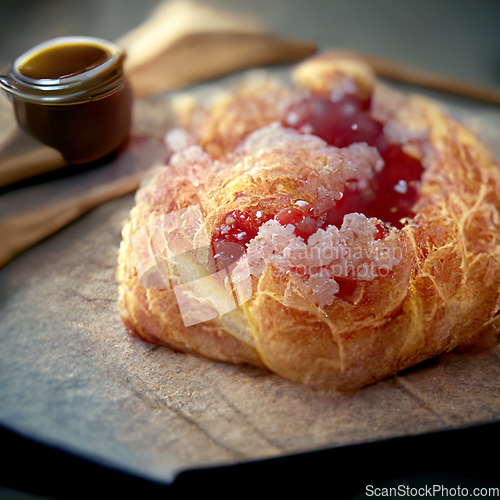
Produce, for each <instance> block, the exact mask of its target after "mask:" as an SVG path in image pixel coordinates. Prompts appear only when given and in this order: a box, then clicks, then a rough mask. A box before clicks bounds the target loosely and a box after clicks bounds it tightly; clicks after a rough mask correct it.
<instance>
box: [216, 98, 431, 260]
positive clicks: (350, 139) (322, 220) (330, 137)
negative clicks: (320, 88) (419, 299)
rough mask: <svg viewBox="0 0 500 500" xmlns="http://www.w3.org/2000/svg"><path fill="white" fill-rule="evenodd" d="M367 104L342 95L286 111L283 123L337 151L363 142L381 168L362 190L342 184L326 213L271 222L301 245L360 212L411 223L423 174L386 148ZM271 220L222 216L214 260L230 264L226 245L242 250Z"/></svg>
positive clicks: (294, 211) (288, 212) (257, 215)
mask: <svg viewBox="0 0 500 500" xmlns="http://www.w3.org/2000/svg"><path fill="white" fill-rule="evenodd" d="M370 106H371V99H363V100H362V99H360V98H358V97H356V96H354V95H345V96H344V97H342V98H341V99H340V100H338V101H336V102H333V101H332V100H331V99H330V98H329V97H321V96H311V97H309V98H307V99H306V100H304V101H302V102H300V103H298V104H295V105H294V106H293V107H292V108H291V109H290V110H289V112H288V114H287V116H288V117H293V120H292V121H293V123H284V124H283V125H285V126H293V128H296V129H298V130H301V131H304V132H307V133H311V134H314V135H317V136H318V137H320V138H322V139H323V140H324V141H325V142H327V143H328V144H330V145H332V146H336V147H339V148H343V147H347V146H349V145H351V144H354V143H358V142H366V143H367V144H368V145H369V146H374V147H376V148H377V149H378V151H379V152H380V155H381V156H382V158H383V160H384V162H385V166H384V168H383V169H382V171H381V172H379V173H377V174H375V175H374V177H373V178H372V179H371V180H370V181H369V182H368V186H366V187H364V188H363V189H362V190H361V189H357V188H356V186H354V187H352V186H349V185H346V187H345V190H344V196H343V197H342V199H341V200H339V201H338V202H337V203H336V204H335V207H334V208H332V209H331V210H330V211H328V212H327V213H325V214H323V215H320V216H317V215H316V216H315V215H314V214H313V208H311V207H310V206H309V208H307V207H305V208H298V207H293V208H290V207H288V208H284V209H283V210H281V211H280V212H278V214H276V215H275V216H274V218H275V219H276V220H277V221H278V222H279V223H280V224H282V225H284V226H285V225H287V224H292V225H294V226H295V228H296V229H295V234H296V235H297V236H300V237H302V238H303V239H304V240H305V241H307V240H308V238H309V236H311V235H312V234H314V233H315V232H316V231H317V230H318V229H319V228H326V227H327V226H329V225H335V226H337V227H339V228H340V226H341V225H342V221H343V219H344V215H346V214H349V213H353V212H358V213H363V214H364V215H366V216H367V217H376V218H378V219H380V220H381V221H383V222H384V223H386V224H387V225H389V224H390V225H393V226H395V227H397V228H401V227H402V223H401V222H400V219H403V218H412V217H413V216H414V215H415V214H414V213H413V211H412V207H413V206H414V205H415V203H416V201H417V198H418V195H419V191H418V187H419V182H420V178H421V176H422V173H423V167H422V165H421V163H420V162H419V161H418V160H417V159H415V158H413V157H412V156H410V155H408V154H406V153H405V152H404V151H403V148H402V146H401V145H399V144H390V143H389V141H388V140H387V138H386V137H385V135H384V131H383V124H382V123H380V122H378V121H377V120H375V119H374V118H372V117H371V115H370ZM271 218H273V217H272V216H270V215H267V216H264V215H263V213H262V212H260V211H257V212H252V211H244V212H242V211H239V210H236V211H234V212H231V213H230V214H226V215H225V216H224V217H223V218H222V219H221V222H220V223H219V226H218V227H217V228H216V230H215V232H214V235H213V238H212V243H213V247H214V255H215V257H216V260H218V261H219V266H218V267H219V268H220V267H221V265H222V266H223V267H226V265H229V264H230V261H233V262H234V260H233V259H231V258H230V256H229V253H230V252H228V251H224V244H225V243H238V244H240V245H242V246H246V244H247V243H248V242H249V241H250V240H251V239H253V238H255V237H256V236H257V233H258V231H259V228H260V226H261V225H262V224H264V223H265V222H267V221H268V220H270V219H271ZM377 229H378V234H377V238H378V239H382V238H384V237H385V236H386V235H387V234H388V228H387V226H386V225H384V224H379V225H378V226H377Z"/></svg>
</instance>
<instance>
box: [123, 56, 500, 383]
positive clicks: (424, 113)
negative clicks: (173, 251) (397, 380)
mask: <svg viewBox="0 0 500 500" xmlns="http://www.w3.org/2000/svg"><path fill="white" fill-rule="evenodd" d="M339 67H340V71H341V72H344V74H346V75H348V76H349V75H351V74H350V71H351V69H352V68H354V69H352V71H353V72H354V73H353V74H352V75H351V76H353V80H354V81H355V83H356V85H357V86H358V88H359V91H360V93H361V94H362V93H363V92H365V91H366V89H367V88H371V86H373V85H374V86H375V93H374V101H373V113H374V114H375V115H376V116H377V117H380V118H381V119H383V121H384V122H388V121H391V120H392V121H395V122H397V123H398V124H399V125H400V126H401V127H402V129H403V130H405V131H407V132H408V133H412V132H414V133H416V134H418V133H420V134H422V133H423V132H422V131H425V136H426V138H425V140H422V141H420V147H417V148H416V150H415V151H414V152H413V154H416V155H420V156H421V159H422V163H423V165H424V166H425V172H424V174H423V178H422V185H421V194H420V197H419V200H418V202H417V206H416V207H415V211H416V214H417V215H416V216H415V218H414V219H413V221H411V223H409V224H407V225H406V226H405V227H404V228H403V229H401V230H398V231H393V233H392V235H391V237H392V238H394V241H395V244H396V245H397V247H398V248H399V249H400V251H401V252H402V255H403V256H404V257H403V258H402V259H401V260H400V261H399V262H398V263H397V264H396V265H395V266H394V267H393V268H392V271H391V273H390V275H389V276H388V277H383V276H381V277H377V278H375V279H373V280H365V281H360V282H359V284H358V288H357V292H356V293H357V294H356V296H354V297H352V299H351V300H344V299H340V298H339V299H336V300H334V301H333V302H332V303H331V304H330V305H325V306H323V307H320V306H318V305H317V303H315V301H314V298H311V297H309V296H308V295H304V294H303V293H300V292H299V291H297V290H294V289H293V283H292V286H291V284H290V283H291V282H290V280H288V279H287V277H286V276H285V277H283V275H282V274H280V273H277V272H276V269H273V267H272V266H271V265H266V267H265V269H264V271H263V273H262V274H261V275H260V277H259V278H255V277H252V280H253V295H252V298H251V300H249V301H248V302H246V303H245V304H243V305H242V306H240V307H238V308H237V309H235V310H233V311H231V312H229V313H227V314H224V315H222V316H219V317H218V318H216V319H212V320H209V321H206V322H203V323H199V324H197V325H193V326H189V327H185V326H184V324H183V320H182V317H181V314H180V310H179V307H178V305H177V301H176V297H175V295H174V292H173V291H172V290H171V289H170V290H152V289H146V288H144V287H142V286H141V284H140V283H139V280H138V277H137V273H136V269H135V261H134V254H133V250H132V243H131V241H132V236H133V234H134V233H135V232H136V231H137V230H139V229H140V228H141V227H142V226H144V225H145V224H147V223H148V222H150V221H152V220H154V219H155V218H157V217H159V216H161V215H162V214H166V213H170V212H172V211H176V210H180V209H182V208H185V207H187V206H189V205H193V204H198V205H200V206H201V207H202V209H203V212H204V215H205V217H206V221H207V229H208V232H209V234H210V233H211V231H212V230H213V228H214V226H215V225H216V224H217V222H218V220H219V219H220V216H221V214H222V213H228V212H230V211H231V210H234V209H245V208H246V207H248V206H251V207H253V208H255V207H260V208H262V209H263V210H269V211H270V212H271V213H272V212H273V210H277V207H280V206H282V203H283V197H285V198H286V197H287V196H288V197H289V198H290V197H293V193H294V192H295V191H297V190H299V191H300V194H301V197H302V198H303V197H304V196H307V189H308V187H307V185H308V184H307V183H305V184H307V185H306V187H304V183H302V184H301V186H302V187H300V186H299V185H298V184H297V182H298V181H297V178H298V177H297V171H296V169H295V166H296V165H297V164H300V165H310V164H314V162H315V161H321V160H320V159H319V160H318V158H317V157H315V155H314V154H313V153H310V157H307V158H304V157H303V156H304V154H305V153H304V152H299V153H297V154H298V155H299V156H300V155H302V157H300V158H298V157H297V158H298V159H297V160H296V162H295V166H290V165H291V163H290V162H285V163H280V161H279V158H273V157H272V154H271V155H270V158H267V159H265V160H263V161H265V162H267V163H265V164H266V165H268V166H269V165H272V168H268V170H266V171H265V174H262V175H263V176H264V177H263V178H261V179H260V182H257V181H258V179H257V181H256V180H255V179H252V178H251V177H249V176H248V175H246V174H245V172H246V171H247V170H248V169H247V170H245V168H243V170H242V167H241V165H242V163H241V161H243V165H244V163H245V160H244V159H243V160H242V159H241V158H240V157H238V158H236V159H234V158H232V159H231V154H232V151H233V150H234V149H235V148H236V147H237V145H238V144H239V143H240V142H241V140H242V139H243V138H244V137H246V136H247V135H248V134H249V133H250V132H252V131H253V130H255V129H257V128H260V127H262V126H264V125H268V124H270V123H272V122H273V121H275V120H276V119H281V118H282V113H283V102H286V101H287V99H293V95H294V92H295V91H293V90H289V89H285V88H284V87H280V86H275V85H274V84H270V83H266V84H262V86H260V87H259V90H258V91H256V90H255V89H253V90H252V87H251V86H250V87H247V88H244V89H243V90H241V91H240V92H239V93H238V92H236V93H235V94H233V95H232V96H230V97H229V98H226V100H224V101H223V102H221V103H219V104H217V105H215V106H214V107H212V108H210V109H209V110H208V111H207V110H203V111H201V112H200V111H198V114H197V115H196V116H195V117H194V118H193V116H194V115H193V114H191V115H190V116H189V117H188V120H187V122H186V125H188V127H190V133H191V136H192V137H195V138H196V142H198V143H199V144H201V145H202V146H203V148H204V150H205V151H207V152H208V153H210V154H211V155H212V158H217V159H219V160H220V161H221V162H222V163H221V165H222V166H220V167H219V171H223V172H224V174H223V175H219V174H218V173H217V169H215V171H214V170H213V169H212V170H211V171H210V173H209V175H207V170H206V169H205V168H204V166H203V161H202V160H200V161H198V162H194V166H193V165H191V167H190V168H189V169H187V170H186V168H185V167H184V166H183V165H182V164H180V165H177V166H175V165H174V166H170V167H167V168H165V169H163V171H162V172H160V173H158V174H157V175H156V177H155V178H154V180H153V181H152V182H151V183H150V184H149V185H147V186H146V187H144V188H143V189H142V190H141V191H140V192H139V194H138V197H137V205H136V207H135V208H134V209H133V210H132V213H131V216H130V219H129V221H128V223H127V224H126V225H125V227H124V229H123V241H122V244H121V246H120V251H119V269H118V279H119V282H120V290H119V303H120V310H121V315H122V319H123V321H124V323H125V325H127V327H129V328H130V329H131V330H132V331H134V332H136V333H137V334H138V335H140V336H141V337H143V338H145V339H146V340H149V341H151V342H155V343H159V344H162V345H168V346H170V347H172V348H174V349H176V350H179V351H184V352H193V353H198V354H201V355H203V356H206V357H208V358H212V359H215V360H221V361H225V362H231V363H242V362H245V363H250V364H253V365H256V366H262V367H267V368H268V369H270V370H272V371H274V372H276V373H279V374H280V375H282V376H284V377H286V378H289V379H291V380H294V381H299V382H303V383H307V384H311V385H315V386H322V387H329V388H336V389H341V390H351V389H356V388H359V387H361V386H363V385H366V384H369V383H372V382H375V381H377V380H381V379H383V378H385V377H387V376H390V375H393V374H396V373H397V372H399V371H400V370H402V369H404V368H407V367H410V366H413V365H415V364H416V363H419V362H421V361H423V360H425V359H428V358H431V357H434V356H436V355H439V354H441V353H443V352H447V351H450V350H453V349H455V348H456V347H458V346H460V345H473V344H474V343H480V342H481V339H484V338H486V336H488V342H492V341H493V342H496V341H498V336H497V334H496V332H497V330H496V329H492V328H491V325H492V324H493V323H494V321H495V315H496V314H497V313H498V311H499V309H500V241H499V240H500V195H499V193H500V170H499V166H498V163H497V162H496V161H495V159H494V158H493V157H492V155H491V154H490V153H489V152H488V151H487V150H486V149H485V147H484V146H483V145H482V144H481V143H480V142H479V141H478V140H477V139H476V138H475V137H474V136H473V135H472V134H470V133H469V132H468V131H467V130H466V129H465V128H464V127H463V126H462V125H460V124H459V123H458V122H456V121H455V120H453V119H452V118H450V117H449V116H448V115H447V114H445V113H444V112H443V111H442V110H441V109H439V108H438V107H437V106H436V105H435V104H433V103H431V102H429V101H428V100H426V99H424V98H421V97H416V96H411V97H410V96H401V95H400V94H398V93H396V92H394V91H392V90H390V89H387V88H385V87H382V86H380V85H379V84H378V83H375V84H374V83H373V80H372V79H373V75H372V73H371V71H370V70H369V69H366V67H363V66H362V65H361V63H357V62H356V61H353V60H348V61H344V62H343V63H342V65H340V66H339V65H338V57H337V56H335V55H326V56H324V55H323V56H321V57H318V58H313V59H311V60H309V61H306V62H304V63H302V65H300V66H299V67H298V69H297V70H296V73H295V78H296V82H297V83H298V85H299V86H302V87H307V88H310V89H313V90H320V89H321V86H326V88H328V89H329V90H331V88H330V87H329V86H331V79H330V78H329V75H336V76H335V78H337V75H338V68H339ZM349 68H351V69H349ZM270 96H271V97H270ZM277 96H279V97H277ZM280 100H281V101H280ZM242 101H243V102H244V103H245V104H244V106H243V108H242V107H241V106H239V105H238V102H239V103H241V102H242ZM272 102H281V103H282V104H281V107H279V106H276V105H271V103H272ZM264 108H265V109H266V111H265V113H264V112H262V109H264ZM226 111H228V112H227V113H226ZM228 155H229V156H228ZM306 156H307V155H306ZM228 158H229V159H228ZM238 161H240V163H239V164H238ZM224 162H226V163H229V164H230V167H229V170H227V169H224V168H223V167H224V165H223V163H224ZM181 163H182V161H181ZM238 165H239V166H238ZM308 168H309V167H308ZM311 168H312V167H311ZM228 172H229V173H228ZM308 172H309V171H308ZM308 175H309V174H308ZM278 184H279V187H278V188H277V185H278ZM242 191H245V192H247V194H248V196H245V197H243V199H241V198H239V197H238V196H236V195H237V193H241V192H242ZM277 191H279V192H280V193H281V194H280V195H276V192H277ZM280 196H281V198H280ZM287 199H288V198H287ZM221 207H222V208H221Z"/></svg>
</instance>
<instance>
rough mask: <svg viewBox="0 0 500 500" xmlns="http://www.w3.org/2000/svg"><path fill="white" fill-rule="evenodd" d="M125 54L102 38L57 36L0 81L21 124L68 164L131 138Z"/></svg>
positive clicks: (109, 150)
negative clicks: (124, 66) (60, 155)
mask: <svg viewBox="0 0 500 500" xmlns="http://www.w3.org/2000/svg"><path fill="white" fill-rule="evenodd" d="M124 57H125V54H124V51H123V50H122V49H121V48H120V47H118V46H117V45H115V44H113V43H111V42H108V41H105V40H102V39H99V38H91V37H61V38H56V39H54V40H50V41H48V42H44V43H42V44H40V45H37V46H36V47H34V48H33V49H31V50H30V51H28V52H26V53H25V54H23V55H22V56H21V57H19V58H18V59H16V61H15V62H14V63H13V65H12V67H11V68H10V69H9V71H8V72H7V74H6V75H1V76H0V85H1V86H2V88H3V89H4V90H5V91H6V92H7V95H8V96H9V98H10V99H11V101H12V103H13V106H14V112H15V115H16V118H17V121H18V123H19V125H20V126H21V128H23V129H24V130H25V131H26V132H28V133H29V134H31V135H32V136H34V137H36V138H37V139H38V140H40V141H41V142H42V143H44V144H46V145H48V146H51V147H53V148H55V149H57V150H58V151H60V152H61V154H62V155H63V156H64V158H65V159H66V160H67V161H68V162H69V163H86V162H89V161H93V160H97V159H99V158H102V157H104V156H106V155H108V154H110V153H112V152H113V151H115V150H117V149H118V148H119V147H120V146H121V145H122V144H123V143H124V142H125V141H126V140H127V139H128V135H129V131H130V123H131V112H132V91H131V88H130V85H129V84H128V82H127V80H126V78H125V75H124V73H123V60H124Z"/></svg>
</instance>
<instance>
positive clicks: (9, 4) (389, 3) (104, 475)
mask: <svg viewBox="0 0 500 500" xmlns="http://www.w3.org/2000/svg"><path fill="white" fill-rule="evenodd" d="M157 3H158V1H157V0H141V1H140V2H139V1H134V0H3V1H2V2H0V33H1V34H2V43H1V44H0V66H3V65H4V64H7V63H9V62H11V61H12V60H13V59H15V58H16V57H17V56H18V55H20V54H21V53H22V52H24V51H25V50H27V49H28V48H30V47H31V46H33V45H34V44H36V43H38V42H40V41H43V40H45V39H49V38H52V37H55V36H62V35H77V34H79V35H92V36H99V37H103V38H107V39H116V38H118V37H120V36H121V35H123V34H124V33H126V32H127V31H129V30H130V29H132V28H134V27H135V26H137V25H138V24H139V23H140V22H141V21H142V20H144V18H145V17H146V16H147V14H148V12H149V11H150V9H151V8H153V7H154V6H155V5H156V4H157ZM203 3H206V4H209V5H212V6H215V7H218V8H223V9H225V10H228V11H232V12H236V13H240V14H250V15H253V16H255V17H259V18H261V19H263V20H264V21H265V23H266V24H267V25H268V26H269V28H270V29H271V30H272V31H274V32H275V33H278V34H282V35H288V36H294V37H299V38H304V39H309V40H313V41H315V42H317V43H318V44H319V45H320V48H322V49H325V48H331V47H346V48H351V49H355V50H359V51H362V52H367V53H372V54H376V55H380V56H384V57H388V58H391V59H395V60H400V61H403V62H406V63H409V64H413V65H416V66H420V67H422V68H427V69H430V70H435V71H440V72H442V73H447V74H450V75H453V76H456V77H461V78H463V79H467V80H471V81H475V82H478V83H483V84H488V85H493V86H496V87H500V29H499V27H498V26H499V21H500V2H498V1H497V0H419V1H413V0H412V1H409V0H316V1H314V0H312V1H305V0H272V1H270V0H253V1H249V0H204V1H203ZM0 404H2V403H1V401H0ZM498 417H499V418H500V415H499V416H498ZM499 436H500V427H499V425H498V424H495V423H494V424H489V425H487V426H482V427H476V428H472V429H466V430H459V431H450V432H442V433H439V434H436V435H427V436H421V437H419V438H400V439H395V440H391V441H387V442H380V443H373V444H366V445H357V446H353V447H348V448H338V449H335V450H327V451H322V452H316V453H312V454H307V455H299V456H295V457H290V458H286V459H276V460H270V461H265V462H259V463H254V464H247V465H242V466H233V467H230V468H219V469H210V470H207V471H194V472H188V473H185V474H182V475H181V476H180V477H179V478H178V479H177V481H176V482H175V483H174V485H173V486H172V487H170V489H168V487H166V486H164V485H156V484H154V483H151V482H148V481H145V480H143V479H141V478H136V477H133V476H127V475H125V474H123V473H121V472H118V471H114V470H111V469H106V468H105V467H102V466H99V465H96V464H93V463H91V462H87V461H85V460H82V459H80V458H78V457H75V456H72V455H69V454H66V453H65V452H64V451H63V450H55V449H52V448H49V447H47V446H45V445H44V444H42V443H35V442H33V441H30V440H28V439H26V438H24V437H23V436H20V435H17V434H15V433H13V432H11V431H10V430H8V429H0V443H1V445H0V446H1V449H2V456H3V458H4V460H3V462H4V463H5V465H2V467H1V468H0V483H1V484H2V485H3V486H0V498H35V497H36V496H35V495H44V496H46V497H49V498H52V497H54V498H59V497H64V498H80V497H82V498H83V497H85V498H87V497H91V496H96V497H97V498H100V497H101V496H103V494H109V495H112V496H113V497H114V496H117V495H121V496H124V497H125V498H128V497H129V496H132V495H136V494H143V495H144V496H146V497H156V496H165V495H166V494H171V495H176V494H183V493H186V492H188V491H189V492H202V491H205V492H209V491H213V492H216V493H230V494H239V492H240V491H247V492H252V493H257V492H261V491H265V489H266V486H265V485H266V481H271V482H272V483H273V487H275V488H278V489H277V490H276V491H279V492H281V493H284V492H285V490H288V491H289V487H290V485H292V484H293V485H294V486H295V485H297V486H299V485H300V486H306V487H308V488H309V489H310V491H311V493H312V492H313V490H315V489H316V488H319V487H327V486H328V487H329V493H328V494H329V496H331V497H332V498H339V497H353V496H356V495H361V496H363V493H364V492H365V486H366V485H368V484H373V485H379V486H380V485H382V486H387V487H390V486H392V487H394V486H396V487H397V486H398V485H409V486H410V487H417V488H418V487H423V486H425V485H432V484H439V485H442V486H443V487H448V488H453V487H455V488H456V487H457V486H458V485H462V487H468V488H469V493H471V494H472V489H473V487H490V486H495V487H498V485H499V481H500V474H498V473H497V469H496V466H495V461H494V459H489V458H488V456H489V452H488V450H489V449H493V450H496V449H497V448H498V442H499ZM424 457H425V458H424ZM229 487H231V488H236V489H229ZM496 494H497V495H498V494H499V493H498V491H497V492H496ZM428 496H429V495H428ZM435 496H437V494H436V495H435Z"/></svg>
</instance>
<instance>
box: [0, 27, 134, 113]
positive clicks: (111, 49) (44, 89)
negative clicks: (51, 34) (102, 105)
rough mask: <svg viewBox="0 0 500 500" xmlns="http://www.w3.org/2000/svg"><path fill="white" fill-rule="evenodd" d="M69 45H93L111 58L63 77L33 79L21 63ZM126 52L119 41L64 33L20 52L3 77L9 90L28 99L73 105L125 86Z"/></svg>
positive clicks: (4, 83) (4, 85) (4, 84)
mask: <svg viewBox="0 0 500 500" xmlns="http://www.w3.org/2000/svg"><path fill="white" fill-rule="evenodd" d="M68 45H82V46H94V47H97V48H100V49H102V50H103V51H105V52H106V53H107V54H109V57H108V58H107V59H106V60H105V61H104V62H102V63H101V64H99V65H97V66H95V67H93V68H90V69H88V70H86V71H82V72H81V73H78V74H76V75H73V76H67V77H61V78H53V79H52V78H39V79H36V78H30V77H28V76H26V75H24V74H23V73H22V72H21V71H20V68H21V67H22V65H23V64H24V63H25V62H27V61H29V60H30V59H32V58H33V57H35V56H36V55H37V54H39V53H42V52H44V51H46V50H47V49H51V48H57V47H62V46H68ZM124 57H125V51H124V50H123V49H122V48H121V47H120V46H119V45H117V44H115V43H113V42H110V41H108V40H104V39H102V38H97V37H90V36H63V37H57V38H52V39H51V40H47V41H45V42H42V43H39V44H37V45H35V46H34V47H32V48H31V49H29V50H28V51H26V52H25V53H24V54H22V55H20V56H19V57H18V58H17V59H16V60H15V61H14V62H13V63H12V65H11V67H10V68H9V70H8V72H7V75H4V78H2V80H3V81H2V82H1V83H3V85H2V87H3V88H4V90H6V91H7V92H10V93H11V94H13V95H15V96H17V97H19V98H22V99H24V100H27V101H33V102H39V103H42V104H44V103H45V104H70V103H77V102H82V101H85V100H89V99H96V98H101V97H104V96H105V95H108V94H110V93H113V92H115V91H116V90H118V89H119V88H121V86H122V85H123V68H122V64H121V63H122V61H123V59H124Z"/></svg>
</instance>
